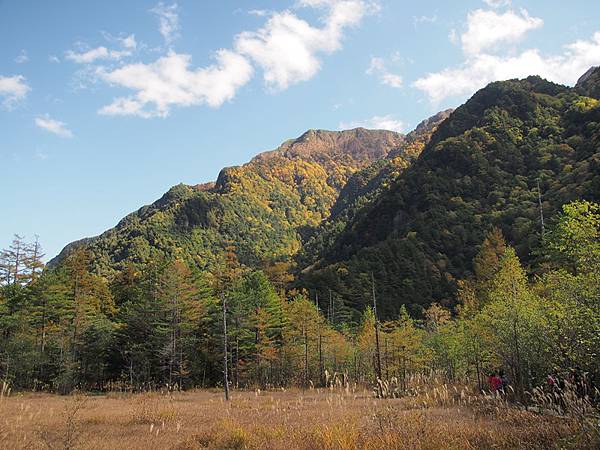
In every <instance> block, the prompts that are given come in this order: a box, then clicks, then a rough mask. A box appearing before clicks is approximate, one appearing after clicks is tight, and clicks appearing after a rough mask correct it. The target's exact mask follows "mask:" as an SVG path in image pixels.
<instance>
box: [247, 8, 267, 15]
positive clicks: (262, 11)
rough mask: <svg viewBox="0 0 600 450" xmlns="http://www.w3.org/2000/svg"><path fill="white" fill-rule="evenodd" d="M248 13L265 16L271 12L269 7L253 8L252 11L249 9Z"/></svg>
mask: <svg viewBox="0 0 600 450" xmlns="http://www.w3.org/2000/svg"><path fill="white" fill-rule="evenodd" d="M248 14H250V15H251V16H257V17H265V16H268V15H269V14H270V11H269V10H267V9H251V10H250V11H248Z"/></svg>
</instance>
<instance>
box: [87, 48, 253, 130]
mask: <svg viewBox="0 0 600 450" xmlns="http://www.w3.org/2000/svg"><path fill="white" fill-rule="evenodd" d="M190 63H191V56H189V55H184V54H178V53H174V52H169V54H168V55H166V56H163V57H161V58H160V59H158V60H157V61H155V62H153V63H151V64H142V63H137V64H129V65H126V66H124V67H121V68H118V69H116V70H113V71H106V70H105V69H100V70H99V71H98V75H99V76H100V77H101V78H102V79H104V80H105V81H107V82H109V83H112V84H115V85H118V86H121V87H125V88H128V89H132V90H134V91H136V93H135V94H134V95H132V96H129V97H119V98H117V99H115V100H114V101H113V102H112V103H111V104H110V105H107V106H104V107H103V108H101V109H100V111H99V113H100V114H106V115H137V116H140V117H146V118H147V117H155V116H159V117H166V116H167V115H168V114H169V112H170V109H171V107H172V106H191V105H199V104H207V105H209V106H212V107H218V106H221V105H222V104H223V103H224V102H226V101H229V100H231V99H233V97H234V96H235V94H236V92H237V90H238V89H239V88H240V87H241V86H243V85H245V84H246V83H247V82H248V81H249V80H250V78H251V76H252V72H253V69H252V66H251V65H250V63H249V62H248V60H247V59H246V58H245V57H243V56H241V55H239V54H237V53H234V52H232V51H229V50H223V49H222V50H219V51H218V52H217V53H216V64H214V65H211V66H209V67H206V68H201V69H195V70H190V68H189V66H190Z"/></svg>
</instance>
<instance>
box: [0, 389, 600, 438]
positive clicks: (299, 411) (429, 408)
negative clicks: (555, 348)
mask: <svg viewBox="0 0 600 450" xmlns="http://www.w3.org/2000/svg"><path fill="white" fill-rule="evenodd" d="M0 417H1V420H0V448H3V449H100V450H101V449H116V448H126V449H180V450H184V449H200V448H213V449H244V448H250V449H283V448H285V449H354V448H361V449H494V448H497V449H508V448H530V449H550V448H593V446H594V445H595V443H597V442H598V441H594V436H593V432H592V433H591V432H590V430H589V429H587V428H586V427H585V424H584V423H583V422H582V421H581V420H580V419H578V418H577V417H574V416H570V417H566V416H559V415H556V414H551V413H540V411H537V412H536V411H529V410H524V409H522V408H521V409H519V408H516V407H512V406H509V405H508V404H506V403H505V402H503V401H502V400H501V399H497V398H492V397H485V396H484V397H482V396H475V395H471V394H470V393H468V392H467V391H466V390H465V389H459V388H458V387H449V386H447V385H439V386H437V387H435V388H433V389H430V390H428V391H422V392H421V393H419V394H416V395H413V396H407V397H403V398H389V399H377V398H374V396H373V393H372V392H371V391H369V390H366V389H361V388H357V387H354V388H351V387H350V386H347V387H346V388H337V389H307V390H298V389H291V390H277V391H260V390H256V391H233V392H232V393H231V400H230V401H229V402H225V401H224V398H223V394H222V392H220V391H217V390H192V391H186V392H168V391H164V392H147V393H133V394H132V393H108V394H103V395H83V394H73V395H69V396H59V395H54V394H46V393H17V394H12V395H8V393H6V394H5V395H4V396H3V397H2V399H1V402H0ZM596 437H597V436H596Z"/></svg>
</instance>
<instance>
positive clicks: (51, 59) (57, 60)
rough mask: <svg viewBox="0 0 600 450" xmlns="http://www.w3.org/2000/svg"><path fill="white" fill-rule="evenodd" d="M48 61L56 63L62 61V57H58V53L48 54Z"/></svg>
mask: <svg viewBox="0 0 600 450" xmlns="http://www.w3.org/2000/svg"><path fill="white" fill-rule="evenodd" d="M48 61H50V62H51V63H54V64H58V63H60V59H58V56H56V55H50V56H48Z"/></svg>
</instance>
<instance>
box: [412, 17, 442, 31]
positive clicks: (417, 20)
mask: <svg viewBox="0 0 600 450" xmlns="http://www.w3.org/2000/svg"><path fill="white" fill-rule="evenodd" d="M437 19H438V17H437V14H434V15H432V16H413V25H414V26H415V28H417V26H418V25H420V24H422V23H435V22H437Z"/></svg>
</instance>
